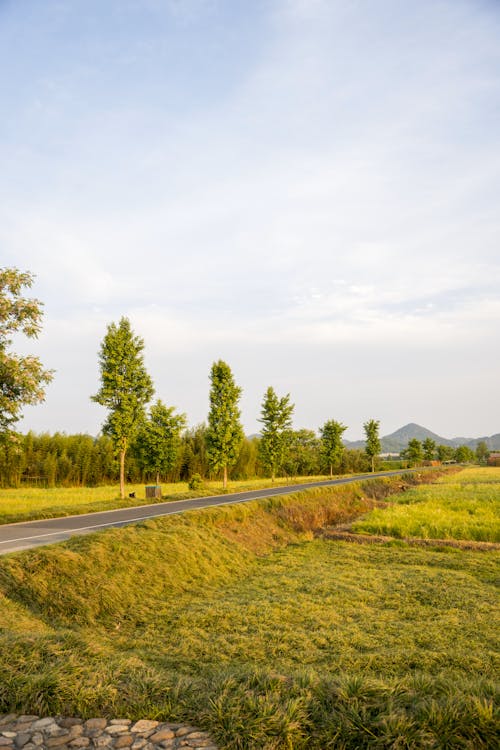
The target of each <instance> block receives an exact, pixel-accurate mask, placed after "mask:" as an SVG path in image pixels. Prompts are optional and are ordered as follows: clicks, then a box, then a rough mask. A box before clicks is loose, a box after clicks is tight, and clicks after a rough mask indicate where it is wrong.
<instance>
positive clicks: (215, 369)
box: [206, 359, 243, 489]
mask: <svg viewBox="0 0 500 750" xmlns="http://www.w3.org/2000/svg"><path fill="white" fill-rule="evenodd" d="M210 382H211V388H210V396H209V398H210V412H209V414H208V429H207V433H206V439H207V452H208V460H209V463H210V466H211V467H212V469H214V471H222V481H223V486H224V489H226V487H227V470H228V468H229V467H231V466H233V465H234V464H235V463H236V461H237V459H238V453H239V449H240V446H241V443H242V440H243V428H242V426H241V423H240V416H241V415H240V410H239V408H238V401H239V399H240V396H241V392H242V389H241V388H240V387H239V386H237V385H236V383H235V382H234V377H233V373H232V372H231V368H230V367H229V365H228V364H226V362H223V361H222V360H221V359H220V360H219V361H218V362H214V364H213V365H212V369H211V371H210Z"/></svg>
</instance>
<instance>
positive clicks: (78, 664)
mask: <svg viewBox="0 0 500 750" xmlns="http://www.w3.org/2000/svg"><path fill="white" fill-rule="evenodd" d="M470 476H471V475H470V474H469V475H467V474H463V475H458V474H457V475H455V482H454V484H457V481H456V480H457V478H460V484H461V485H462V484H469V483H470V482H469V481H468V479H467V477H470ZM488 476H491V475H488ZM383 481H384V482H388V480H383ZM392 481H393V483H394V485H395V484H396V483H397V482H398V481H400V480H392ZM380 482H381V480H378V481H377V480H375V481H374V482H372V483H371V485H370V484H366V483H360V484H355V485H347V486H343V487H337V488H328V489H327V490H325V489H320V490H314V491H307V492H303V493H298V494H296V495H293V496H288V497H281V498H272V499H268V500H261V501H255V502H251V503H248V504H244V505H237V506H225V507H224V508H218V509H210V510H205V511H197V512H193V513H191V514H189V516H184V517H182V516H178V517H171V518H164V519H160V520H155V521H154V522H153V521H151V522H149V521H148V522H147V523H144V524H140V525H137V526H134V527H127V528H124V529H119V530H118V529H116V530H111V531H107V532H104V533H100V534H96V535H92V536H88V537H81V538H75V539H72V540H70V541H69V542H67V543H64V544H61V545H54V546H52V547H47V548H41V549H37V550H33V551H30V552H25V553H19V554H15V555H10V556H8V557H4V558H0V713H1V712H2V711H5V712H8V711H11V710H14V711H22V712H26V713H31V712H33V713H40V714H43V713H50V714H53V713H58V712H61V713H63V714H77V715H81V716H84V717H89V716H92V715H102V714H105V715H109V716H127V717H130V718H139V717H150V718H159V719H170V720H182V721H191V722H194V723H197V724H199V725H201V726H203V727H205V728H207V729H208V730H209V731H210V732H211V733H212V735H213V736H214V738H215V739H216V740H217V742H218V743H219V744H220V747H221V748H226V749H227V750H301V749H302V748H311V749H312V750H327V749H328V748H332V749H334V748H341V749H342V748H343V749H344V750H348V749H350V748H352V749H353V750H354V749H358V748H380V749H381V748H393V749H394V750H396V749H398V750H401V749H402V748H406V749H407V750H410V748H411V749H413V748H415V749H418V748H422V750H423V749H424V748H425V749H426V750H427V749H429V748H443V749H444V748H448V750H452V749H454V748H456V749H457V750H458V748H468V749H469V750H477V749H480V748H484V749H486V748H494V747H496V740H497V730H498V719H497V714H496V698H497V695H498V693H497V683H496V682H495V680H496V677H497V675H498V666H499V664H498V646H499V642H498V629H497V628H495V618H496V614H497V608H496V602H497V600H496V596H497V594H498V589H497V585H498V562H499V553H498V552H495V551H490V552H471V551H464V550H457V549H449V548H447V549H445V548H443V549H441V550H437V549H421V548H415V547H408V546H407V545H405V544H404V543H403V542H401V541H398V542H395V543H388V544H382V545H379V546H365V545H355V544H346V543H344V542H336V541H335V542H332V541H327V540H324V539H320V538H315V535H314V531H315V530H316V529H318V528H319V527H321V526H328V525H332V524H335V523H343V522H345V521H346V520H349V519H350V518H353V517H356V516H360V515H362V514H365V513H366V512H367V511H368V510H369V509H370V507H372V506H373V504H374V503H375V502H376V501H375V500H370V499H369V497H368V495H370V494H371V495H372V496H376V495H377V494H378V493H379V492H380V490H381V486H380ZM388 483H390V482H388ZM454 484H453V486H454ZM481 484H482V482H481ZM443 486H449V485H447V484H446V482H444V483H443V484H437V485H435V488H436V490H437V491H439V492H440V491H441V490H442V487H443ZM499 489H500V484H498V486H497V492H498V490H499ZM411 491H413V490H411ZM409 492H410V491H408V493H405V494H409Z"/></svg>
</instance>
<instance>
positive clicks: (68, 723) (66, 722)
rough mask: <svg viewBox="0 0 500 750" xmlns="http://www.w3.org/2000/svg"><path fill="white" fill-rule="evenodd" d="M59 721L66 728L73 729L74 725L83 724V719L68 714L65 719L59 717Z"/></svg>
mask: <svg viewBox="0 0 500 750" xmlns="http://www.w3.org/2000/svg"><path fill="white" fill-rule="evenodd" d="M57 723H58V724H59V726H60V727H63V728H64V729H71V728H72V727H76V726H80V725H81V724H83V719H76V718H75V717H74V716H68V717H67V718H65V719H59V720H58V721H57Z"/></svg>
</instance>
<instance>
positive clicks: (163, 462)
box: [135, 399, 186, 484]
mask: <svg viewBox="0 0 500 750" xmlns="http://www.w3.org/2000/svg"><path fill="white" fill-rule="evenodd" d="M174 412H175V408H174V407H173V406H165V404H164V403H163V402H162V401H161V400H159V399H158V401H157V402H156V403H155V404H153V406H151V408H150V410H149V417H148V419H146V420H145V422H144V424H143V425H142V427H141V428H140V430H139V433H138V435H137V438H136V441H135V444H136V448H137V452H138V456H139V464H140V466H141V468H142V469H143V470H144V471H146V472H151V473H154V474H155V475H156V483H157V484H158V482H159V478H160V474H162V475H163V476H165V475H166V474H168V473H169V472H171V471H172V469H173V468H174V467H175V465H176V463H177V456H178V453H179V449H180V446H181V439H180V434H181V430H182V429H183V428H184V427H185V426H186V415H185V414H175V413H174Z"/></svg>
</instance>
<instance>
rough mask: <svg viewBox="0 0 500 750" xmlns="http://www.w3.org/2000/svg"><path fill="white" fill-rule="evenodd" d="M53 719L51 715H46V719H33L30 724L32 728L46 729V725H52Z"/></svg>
mask: <svg viewBox="0 0 500 750" xmlns="http://www.w3.org/2000/svg"><path fill="white" fill-rule="evenodd" d="M55 723H56V722H55V719H53V718H52V717H51V716H48V717H47V718H46V719H38V720H37V721H35V722H34V723H33V724H32V725H31V728H32V729H46V728H47V727H50V726H52V725H53V724H55Z"/></svg>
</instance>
